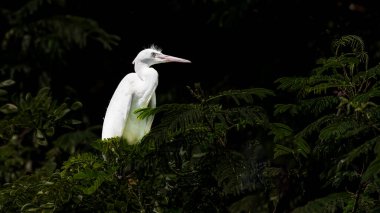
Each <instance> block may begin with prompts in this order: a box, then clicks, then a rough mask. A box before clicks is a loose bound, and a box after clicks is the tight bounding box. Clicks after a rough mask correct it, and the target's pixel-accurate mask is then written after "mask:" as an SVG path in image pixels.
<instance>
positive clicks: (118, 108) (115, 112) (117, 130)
mask: <svg viewBox="0 0 380 213" xmlns="http://www.w3.org/2000/svg"><path fill="white" fill-rule="evenodd" d="M134 77H135V76H134V75H131V74H128V75H127V76H125V77H124V78H123V80H122V81H121V82H120V84H119V86H118V87H117V88H116V90H115V93H114V94H113V96H112V98H111V101H110V103H109V105H108V108H107V112H106V115H105V117H104V122H103V130H102V139H105V138H112V137H121V136H122V135H123V130H124V127H125V121H126V120H127V119H128V114H129V111H130V109H131V104H132V98H133V91H132V90H131V88H133V87H132V86H131V85H132V84H133V79H134Z"/></svg>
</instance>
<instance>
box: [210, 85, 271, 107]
mask: <svg viewBox="0 0 380 213" xmlns="http://www.w3.org/2000/svg"><path fill="white" fill-rule="evenodd" d="M252 95H253V96H256V97H258V98H259V99H264V98H266V97H268V96H274V95H275V94H274V92H273V91H272V90H269V89H265V88H251V89H245V90H229V91H223V92H221V93H219V94H218V95H216V96H210V97H209V98H208V99H206V100H205V102H211V101H215V100H220V99H221V98H226V97H231V98H233V100H234V101H235V103H236V104H237V105H240V100H244V101H245V102H246V103H253V99H252Z"/></svg>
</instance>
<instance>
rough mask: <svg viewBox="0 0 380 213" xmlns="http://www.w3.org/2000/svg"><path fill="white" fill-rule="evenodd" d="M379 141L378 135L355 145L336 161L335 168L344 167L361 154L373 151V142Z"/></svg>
mask: <svg viewBox="0 0 380 213" xmlns="http://www.w3.org/2000/svg"><path fill="white" fill-rule="evenodd" d="M377 143H380V136H377V137H375V138H372V139H371V140H368V141H365V142H363V144H361V145H360V146H358V147H356V148H355V149H353V150H352V151H350V152H349V153H347V154H346V155H345V156H344V157H343V158H342V159H341V160H340V161H339V163H338V165H337V169H338V170H340V169H342V168H346V167H348V166H349V165H351V164H352V162H353V161H354V160H355V159H357V158H359V157H360V156H363V155H369V154H370V152H373V150H374V146H375V144H377Z"/></svg>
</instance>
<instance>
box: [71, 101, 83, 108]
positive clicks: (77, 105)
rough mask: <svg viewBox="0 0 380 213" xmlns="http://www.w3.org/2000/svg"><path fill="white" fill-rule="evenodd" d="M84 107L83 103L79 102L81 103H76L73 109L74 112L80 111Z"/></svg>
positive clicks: (72, 106)
mask: <svg viewBox="0 0 380 213" xmlns="http://www.w3.org/2000/svg"><path fill="white" fill-rule="evenodd" d="M82 107H83V105H82V103H81V102H79V101H76V102H74V103H73V104H72V105H71V107H70V108H71V109H72V110H78V109H80V108H82Z"/></svg>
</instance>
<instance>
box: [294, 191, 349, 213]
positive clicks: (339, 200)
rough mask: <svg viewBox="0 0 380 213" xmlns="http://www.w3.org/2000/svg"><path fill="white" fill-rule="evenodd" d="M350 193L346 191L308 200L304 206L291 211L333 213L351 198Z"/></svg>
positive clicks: (296, 212)
mask: <svg viewBox="0 0 380 213" xmlns="http://www.w3.org/2000/svg"><path fill="white" fill-rule="evenodd" d="M352 199H353V198H352V195H350V194H349V193H347V192H340V193H334V194H329V195H327V196H326V197H323V198H318V199H315V200H313V201H309V202H308V203H307V204H306V205H305V206H302V207H298V208H296V209H294V210H293V211H292V212H293V213H319V212H325V213H328V212H331V213H335V212H337V211H338V210H341V209H343V208H344V207H345V206H346V205H347V203H348V202H350V201H351V200H352Z"/></svg>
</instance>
